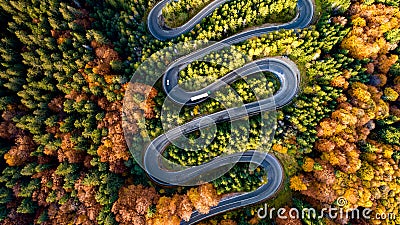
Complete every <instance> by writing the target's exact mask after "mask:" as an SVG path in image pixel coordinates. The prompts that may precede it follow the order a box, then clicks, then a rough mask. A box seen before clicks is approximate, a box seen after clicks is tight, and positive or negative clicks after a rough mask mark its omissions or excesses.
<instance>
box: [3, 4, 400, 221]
mask: <svg viewBox="0 0 400 225" xmlns="http://www.w3.org/2000/svg"><path fill="white" fill-rule="evenodd" d="M210 2H211V1H201V2H200V1H197V0H195V1H187V0H179V1H172V2H171V3H169V4H168V5H167V7H166V8H165V10H164V11H163V15H162V16H163V19H164V21H165V25H167V26H169V27H177V26H180V25H182V24H184V23H185V22H186V21H187V20H189V19H190V18H191V17H193V16H194V15H195V14H196V13H197V12H199V11H200V10H201V9H202V8H203V7H204V6H205V5H207V4H209V3H210ZM156 3H157V2H156V1H154V0H151V1H144V0H133V1H129V0H102V1H93V0H73V1H58V0H43V1H38V0H21V1H9V0H0V6H1V7H0V21H1V23H2V24H3V25H2V27H3V28H2V29H1V31H0V55H1V57H0V155H1V157H0V224H5V225H11V224H13V225H24V224H85V225H89V224H107V225H111V224H134V225H145V224H149V225H160V224H161V225H163V224H167V225H170V224H171V225H175V224H179V223H180V221H181V220H186V221H187V220H188V219H189V218H190V216H191V214H192V211H194V210H197V211H199V212H200V213H203V214H205V213H207V212H209V210H210V208H211V207H213V206H216V205H217V204H218V202H219V201H220V200H221V198H223V197H224V196H226V195H229V194H232V193H236V192H243V191H252V190H255V189H256V188H257V187H259V186H260V185H261V184H263V183H264V182H265V180H266V179H265V178H266V177H267V176H268V174H265V172H263V170H261V169H260V168H256V169H254V170H251V171H249V166H248V165H245V164H237V165H235V166H234V167H233V168H232V169H231V170H230V171H229V172H227V173H226V174H225V175H224V176H222V177H220V178H218V179H216V180H214V181H212V182H210V183H208V184H203V185H200V186H194V187H176V188H165V187H162V186H158V185H155V184H154V183H153V182H152V181H151V179H150V178H149V177H148V176H146V172H145V171H144V170H143V169H142V168H141V167H140V166H139V164H138V163H137V162H136V161H135V160H134V158H133V157H132V154H131V152H130V151H129V148H128V146H127V143H126V141H125V137H124V129H123V125H122V116H121V115H122V110H123V99H124V96H125V91H126V90H127V89H128V85H129V81H130V79H131V77H132V75H133V74H134V73H135V71H136V70H137V69H138V68H139V67H140V65H141V64H142V63H143V62H145V61H146V60H149V59H158V58H157V57H167V56H160V55H157V52H158V51H159V50H161V49H164V48H166V47H168V46H172V45H174V44H177V43H179V42H182V41H193V40H203V41H206V42H207V41H219V40H222V39H224V38H226V37H228V36H230V35H232V34H235V33H238V32H240V31H243V30H245V29H249V28H251V27H255V26H260V25H263V24H272V23H285V22H288V21H290V20H291V19H292V18H293V17H294V16H295V11H296V1H294V0H287V1H283V0H252V1H245V0H232V1H229V2H227V3H225V4H223V5H221V6H220V7H219V8H218V9H216V10H215V12H213V13H212V14H211V15H210V16H208V17H207V18H205V19H203V20H202V22H201V23H200V24H198V25H196V26H195V28H194V29H193V30H192V31H190V32H188V33H186V34H183V35H181V36H180V37H177V38H175V39H172V40H170V41H159V40H157V39H155V38H154V37H153V36H152V35H151V34H150V33H149V31H148V30H147V27H146V20H147V14H148V13H149V11H150V10H151V8H152V7H153V6H154V5H155V4H156ZM315 4H316V8H317V13H316V18H315V22H314V24H313V25H312V26H310V27H308V28H305V29H301V30H300V29H296V30H280V31H276V32H272V33H269V34H266V35H263V36H261V37H254V38H251V39H249V40H247V41H245V42H242V43H239V44H236V45H235V46H234V49H235V51H236V52H239V53H240V54H243V55H246V56H248V58H246V59H241V60H236V58H235V55H229V56H228V58H229V57H231V58H230V59H231V60H229V62H231V64H229V63H226V64H224V65H221V64H220V63H217V62H220V61H221V59H222V58H223V57H226V56H224V55H226V54H224V52H223V51H222V52H219V53H211V54H209V55H207V56H205V58H206V59H207V60H206V62H204V61H194V62H192V63H190V64H189V65H188V66H187V67H186V68H185V69H183V70H182V71H180V76H179V81H178V82H179V84H181V85H182V86H183V87H185V88H186V89H199V88H201V87H204V86H205V85H207V84H210V83H212V82H214V81H215V80H216V79H218V78H220V77H222V76H224V75H225V74H227V73H228V72H229V71H231V70H233V69H235V68H238V67H240V66H242V65H244V64H245V63H247V62H249V61H252V60H256V59H261V58H264V57H272V56H287V57H288V58H290V59H291V60H293V61H294V62H296V64H297V65H298V66H299V68H300V70H301V76H302V83H301V92H300V93H299V94H298V96H297V97H296V98H295V99H294V100H293V101H292V103H291V104H289V105H287V106H285V107H283V108H281V109H278V110H277V111H276V112H274V113H273V114H268V115H269V116H271V118H273V119H275V121H269V122H270V123H268V124H265V123H263V122H262V121H260V116H259V115H258V116H252V117H250V118H249V121H250V126H251V129H250V131H249V133H250V135H249V141H248V142H246V143H241V142H239V141H240V140H241V139H240V137H241V136H240V135H241V133H240V131H237V130H236V131H235V130H233V131H228V128H229V126H228V124H226V123H222V124H218V126H217V127H216V134H217V135H216V137H215V138H214V139H213V140H211V137H210V138H209V139H210V141H209V142H210V143H209V145H208V146H207V147H205V148H202V147H201V146H196V145H193V146H192V149H183V148H179V147H177V146H174V145H170V146H169V147H168V148H167V150H166V152H165V154H166V157H167V158H169V159H171V160H172V161H174V162H176V163H179V164H181V165H199V164H202V163H204V162H207V161H209V160H212V158H213V157H217V156H219V155H221V154H229V153H230V151H231V149H228V148H227V147H226V143H227V140H229V139H232V138H233V136H235V135H237V138H238V139H237V140H239V141H238V142H236V146H237V147H238V148H239V150H241V151H245V150H249V149H254V148H263V149H264V150H265V151H267V150H270V149H271V152H272V153H274V154H275V155H276V156H277V157H278V158H279V159H280V161H281V162H282V164H283V165H284V168H285V173H286V174H285V175H286V180H285V184H284V187H283V188H282V190H281V192H280V193H279V195H278V196H277V197H276V198H274V199H271V200H269V201H268V204H270V205H273V206H277V207H286V208H297V209H304V208H310V207H314V208H316V209H320V208H323V207H327V206H337V205H338V202H337V199H338V198H339V197H345V198H346V199H347V204H346V205H345V206H343V207H344V208H345V209H346V210H354V209H362V208H369V209H371V210H372V212H373V214H377V213H388V214H389V213H391V214H394V215H396V219H395V220H390V219H389V218H388V219H386V220H377V219H373V218H374V217H373V216H372V217H371V219H370V220H366V219H359V220H356V219H351V220H350V219H348V218H343V217H340V218H336V219H330V218H328V217H323V218H304V219H302V220H300V219H288V220H283V219H280V218H277V219H274V221H269V220H264V219H263V220H261V219H260V218H258V217H257V209H259V208H260V207H262V205H264V204H262V205H261V204H260V205H256V206H251V207H246V208H242V209H238V210H235V211H232V212H227V213H224V214H222V215H219V216H216V217H213V218H211V219H208V220H206V221H203V222H201V223H200V224H202V225H206V224H207V225H210V224H212V225H216V224H220V225H244V224H271V223H276V224H279V225H283V224H383V225H386V224H387V225H389V224H400V201H399V199H400V168H399V162H400V98H399V95H400V59H399V54H400V47H399V46H398V44H399V42H400V10H399V6H400V4H399V2H398V1H397V0H352V1H350V0H316V2H315ZM260 75H261V76H260ZM144 79H146V78H144ZM158 84H159V83H158ZM255 87H256V88H257V93H254V90H255V89H254V88H255ZM230 88H231V89H229V90H228V92H226V93H221V94H220V95H219V96H217V97H218V99H219V100H220V101H222V102H226V101H228V100H230V99H232V98H233V99H236V97H235V96H238V97H237V99H240V100H241V101H244V102H252V101H255V100H256V98H255V96H256V94H257V95H260V94H261V96H266V97H268V96H271V95H272V94H273V93H274V92H275V91H276V90H277V89H279V82H278V81H277V80H276V79H274V76H272V75H271V74H269V73H262V74H258V75H257V76H249V77H246V78H244V79H240V80H238V81H236V82H235V83H233V84H232V85H231V86H230ZM145 93H151V95H150V97H151V98H150V100H149V99H147V100H146V101H144V99H145V98H144V97H143V95H144V94H145ZM235 93H237V95H235ZM134 94H135V95H134V97H135V102H133V103H132V104H133V105H132V107H133V109H134V116H135V117H137V118H142V119H143V118H144V119H145V123H144V124H142V123H139V122H138V124H137V127H133V128H132V131H131V132H134V133H138V134H140V131H141V130H142V129H146V130H148V131H149V134H150V137H151V138H155V137H157V136H158V135H160V134H161V133H163V132H164V129H166V128H163V127H162V126H161V121H160V120H161V119H160V118H161V116H160V115H161V113H162V111H163V110H164V112H163V113H165V115H166V118H167V120H168V121H167V122H169V123H170V124H175V125H181V124H183V123H185V122H188V121H190V120H192V119H193V118H195V117H199V116H202V115H207V114H211V113H214V112H218V111H221V110H223V109H225V108H226V107H230V105H226V104H225V105H224V104H221V103H220V102H219V101H217V100H215V99H209V100H207V101H204V102H202V103H200V104H198V105H196V106H190V107H189V106H185V107H183V108H182V109H181V111H180V113H179V114H174V113H173V111H174V110H175V109H173V108H164V109H163V108H162V107H163V103H164V101H165V99H166V94H165V93H164V92H163V90H162V88H161V87H160V85H155V86H154V87H151V86H148V85H147V84H145V83H136V84H135V89H134ZM231 104H235V102H234V101H233V102H232V103H231ZM169 110H171V113H170V112H169ZM138 121H139V120H138ZM272 126H274V128H275V132H270V130H269V129H265V127H272ZM199 135H202V134H199V133H196V132H194V133H193V134H190V135H188V136H189V139H190V138H192V139H195V138H196V137H198V136H199ZM204 138H205V139H207V138H208V137H204ZM266 140H267V141H266ZM194 150H197V151H194Z"/></svg>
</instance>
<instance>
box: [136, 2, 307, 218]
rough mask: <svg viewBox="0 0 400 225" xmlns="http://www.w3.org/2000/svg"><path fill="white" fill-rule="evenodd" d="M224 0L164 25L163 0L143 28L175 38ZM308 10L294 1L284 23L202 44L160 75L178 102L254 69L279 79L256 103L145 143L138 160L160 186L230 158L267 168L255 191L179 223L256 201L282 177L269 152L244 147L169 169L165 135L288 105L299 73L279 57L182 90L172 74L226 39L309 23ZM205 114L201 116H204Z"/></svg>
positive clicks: (272, 191) (188, 177)
mask: <svg viewBox="0 0 400 225" xmlns="http://www.w3.org/2000/svg"><path fill="white" fill-rule="evenodd" d="M227 1H228V0H215V1H213V2H212V3H211V4H209V5H208V6H206V7H205V8H204V9H203V10H201V11H200V12H199V13H198V14H197V15H196V16H195V17H193V18H192V19H191V20H190V21H188V22H187V23H186V24H184V25H183V26H181V27H178V28H173V29H169V28H165V27H163V26H161V25H160V16H161V13H162V8H163V7H164V6H165V5H166V4H167V3H168V2H169V0H164V1H161V2H160V3H158V4H157V5H156V6H155V7H154V8H153V9H152V10H151V12H150V14H149V16H148V28H149V30H150V32H151V33H152V34H153V35H154V37H156V38H157V39H160V40H167V39H171V38H174V37H177V36H179V35H181V34H183V33H185V32H188V31H190V30H191V29H192V28H193V27H194V26H195V25H196V24H197V23H199V22H200V21H201V20H202V19H203V18H204V17H206V16H208V15H210V14H211V13H212V12H213V11H214V10H215V9H216V8H217V7H218V6H220V5H221V4H223V3H225V2H227ZM313 14H314V5H313V2H312V0H299V1H298V3H297V13H296V16H295V18H294V19H293V20H292V21H291V22H289V23H286V24H282V25H278V26H270V27H261V28H256V29H252V30H247V31H244V32H241V33H238V34H236V35H233V36H231V37H228V38H226V39H224V40H222V41H220V42H217V43H215V44H212V45H210V46H208V47H205V48H203V49H200V50H198V51H195V52H193V53H191V54H188V55H186V56H184V57H182V58H180V59H178V60H177V61H175V62H174V63H172V64H171V65H170V66H169V67H168V69H167V70H166V72H165V74H164V77H163V88H164V91H165V92H166V93H167V94H168V97H169V98H170V99H172V100H173V101H175V102H177V103H179V104H185V105H195V104H198V103H200V102H201V101H204V100H205V99H206V98H201V99H197V100H194V101H192V100H191V99H192V97H195V96H198V95H201V94H204V93H207V94H212V93H213V92H214V91H216V90H218V89H220V88H221V87H222V86H225V85H226V84H229V83H232V82H234V81H235V80H237V79H238V78H240V77H244V76H247V75H250V74H254V73H256V72H260V71H269V72H272V73H273V74H274V75H275V76H276V77H277V78H278V79H279V81H280V83H281V85H280V89H279V90H278V91H277V92H276V93H275V94H274V96H272V97H270V98H267V99H263V100H260V101H258V102H253V103H248V104H244V105H243V106H242V107H237V108H230V109H227V110H224V111H220V112H217V113H214V114H211V115H207V116H204V117H200V118H197V119H194V120H192V121H190V122H188V123H186V124H184V125H182V126H179V127H176V128H173V129H171V130H169V131H168V132H166V133H164V134H162V135H160V136H158V137H157V138H156V139H154V140H153V141H152V142H151V143H150V145H149V146H148V148H147V150H146V153H145V155H144V159H143V160H144V165H145V169H146V171H147V172H148V174H149V176H150V177H151V178H152V179H153V180H154V181H156V182H157V183H159V184H161V185H165V186H171V185H185V184H190V183H193V182H194V181H197V180H200V179H201V177H202V176H204V175H207V174H210V173H213V172H215V171H217V170H218V169H219V168H222V167H224V166H228V165H231V164H232V163H236V162H251V163H254V164H256V165H259V166H261V167H262V168H264V170H265V171H266V172H267V175H268V182H267V183H266V184H264V185H262V186H260V187H259V188H258V189H257V190H255V191H253V192H248V193H241V194H237V195H234V196H231V197H227V198H224V199H222V200H221V201H220V202H219V204H218V205H217V206H216V207H213V208H211V210H210V212H209V213H208V214H205V215H204V214H200V213H198V212H197V211H195V212H194V213H193V214H192V217H191V218H190V220H189V221H188V222H185V221H182V222H181V225H183V224H194V223H197V222H199V221H201V220H203V219H206V218H209V217H212V216H214V215H216V214H219V213H223V212H226V211H229V210H233V209H236V208H239V207H244V206H249V205H253V204H257V203H259V202H262V201H264V200H266V199H268V198H271V197H272V196H274V195H275V194H276V193H277V192H278V191H279V189H280V188H281V186H282V183H283V179H284V171H283V167H282V165H281V164H280V162H279V160H278V159H276V158H275V157H274V156H273V155H271V154H267V153H263V152H258V151H247V152H244V153H237V154H232V155H228V156H223V157H217V158H215V159H213V160H211V161H210V162H207V163H205V164H202V165H200V166H195V167H187V168H185V169H184V170H181V171H173V170H170V169H168V168H167V166H165V165H163V161H162V158H163V157H162V153H163V151H164V150H165V149H166V147H167V146H168V145H169V144H170V140H173V139H176V138H178V137H180V136H182V135H185V134H188V133H190V132H193V131H195V130H199V129H203V128H206V127H208V126H210V125H212V124H214V123H220V122H225V121H231V120H236V119H241V118H245V117H247V116H250V115H255V114H258V113H260V112H266V111H269V110H272V109H275V108H276V107H278V108H279V107H282V106H284V105H286V104H288V103H289V102H290V101H291V100H292V99H293V98H294V97H295V95H296V94H297V92H298V90H299V83H300V72H299V70H298V67H297V66H296V64H295V63H294V62H292V61H291V60H289V59H287V58H284V57H273V58H264V59H260V60H257V61H253V62H251V63H248V64H246V65H244V66H243V67H241V68H239V69H237V70H234V71H232V72H230V73H229V74H227V75H225V76H224V77H222V78H220V79H219V80H217V81H216V82H214V83H213V84H211V85H209V86H207V87H205V88H203V89H201V90H198V91H194V92H187V91H185V90H183V89H181V88H180V87H179V86H178V73H179V71H180V70H181V69H183V68H184V67H185V66H186V65H187V64H189V63H190V62H192V61H195V60H196V59H199V58H201V57H203V56H205V55H207V54H208V53H210V52H211V51H218V50H220V49H223V48H225V47H226V46H229V45H231V44H235V43H239V42H243V41H245V40H247V39H249V38H251V37H258V36H261V35H263V34H267V33H269V32H271V31H275V30H279V29H296V28H305V27H307V26H308V25H310V23H311V21H312V19H313ZM205 118H206V120H205Z"/></svg>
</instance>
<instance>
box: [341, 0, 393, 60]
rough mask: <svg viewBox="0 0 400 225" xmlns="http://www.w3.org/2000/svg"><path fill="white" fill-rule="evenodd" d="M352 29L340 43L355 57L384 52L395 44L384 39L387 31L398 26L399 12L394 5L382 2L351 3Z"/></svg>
mask: <svg viewBox="0 0 400 225" xmlns="http://www.w3.org/2000/svg"><path fill="white" fill-rule="evenodd" d="M349 12H350V14H351V23H352V25H353V29H352V30H351V31H350V33H349V34H348V35H347V37H346V38H345V39H343V42H342V44H341V47H342V48H344V49H348V50H349V51H350V54H351V55H352V56H353V57H355V58H357V59H364V58H373V59H376V58H377V57H378V54H386V53H388V51H389V50H392V49H394V48H395V47H396V46H395V45H393V44H391V43H389V42H388V41H386V40H385V37H384V34H385V33H386V32H387V31H390V30H393V29H398V28H399V27H400V21H399V20H400V13H399V9H398V8H396V7H391V6H385V5H383V4H377V5H375V4H374V5H364V4H359V3H356V4H353V5H352V6H351V7H350V10H349Z"/></svg>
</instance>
